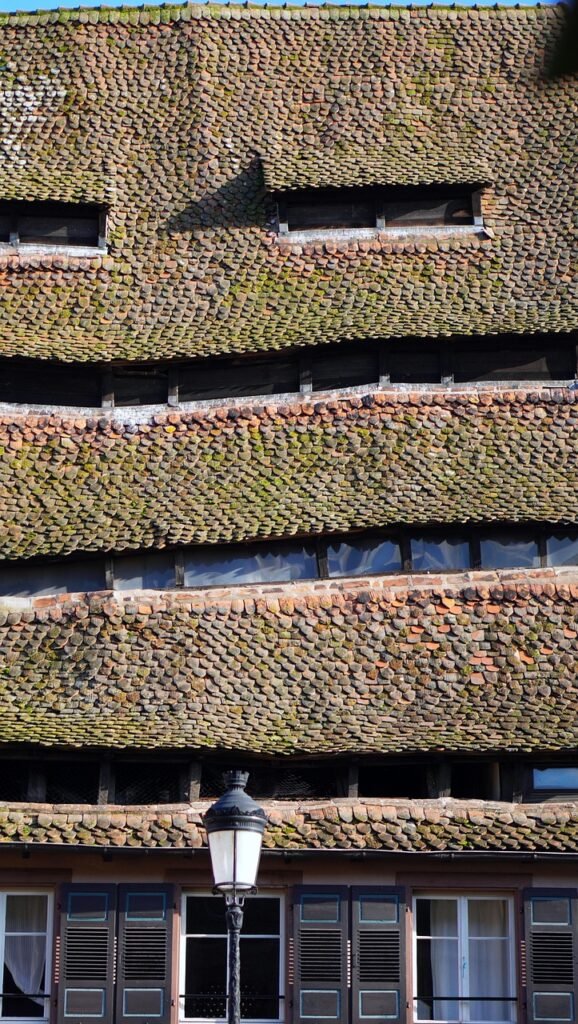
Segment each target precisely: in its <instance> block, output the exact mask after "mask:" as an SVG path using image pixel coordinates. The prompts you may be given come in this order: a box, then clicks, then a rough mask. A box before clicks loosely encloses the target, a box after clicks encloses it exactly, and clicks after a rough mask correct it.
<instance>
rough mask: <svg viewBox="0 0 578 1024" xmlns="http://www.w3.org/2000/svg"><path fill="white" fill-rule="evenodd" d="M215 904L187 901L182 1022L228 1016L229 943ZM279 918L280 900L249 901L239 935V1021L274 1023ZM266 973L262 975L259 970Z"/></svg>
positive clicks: (204, 899) (205, 900)
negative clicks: (272, 1021)
mask: <svg viewBox="0 0 578 1024" xmlns="http://www.w3.org/2000/svg"><path fill="white" fill-rule="evenodd" d="M219 910H220V907H219V902H218V900H216V899H215V898H214V897H210V896H187V897H186V911H185V922H186V923H185V928H186V931H185V992H184V993H183V996H184V1005H185V1018H189V1017H196V1018H199V1017H200V1018H210V1019H212V1020H214V1019H215V1018H216V1019H219V1018H222V1017H225V1015H226V1006H227V998H226V990H227V985H226V980H227V937H226V930H225V921H224V916H223V913H222V911H221V912H220V913H219ZM280 930H281V914H280V901H279V898H278V897H266V896H265V897H263V896H257V897H255V898H253V899H252V900H249V901H247V904H246V909H245V916H244V919H243V931H242V933H241V955H240V961H241V1019H242V1020H244V1019H247V1018H248V1019H251V1020H278V1019H279V1018H280V1016H281V1013H280V1003H279V992H280V988H279V985H280V953H281V944H280ZM264 964H266V965H267V970H266V971H264V970H263V965H264Z"/></svg>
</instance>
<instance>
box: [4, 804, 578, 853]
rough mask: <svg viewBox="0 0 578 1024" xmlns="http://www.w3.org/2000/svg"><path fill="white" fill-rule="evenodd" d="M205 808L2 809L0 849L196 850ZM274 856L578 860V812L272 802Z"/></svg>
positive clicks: (269, 846)
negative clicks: (552, 856)
mask: <svg viewBox="0 0 578 1024" xmlns="http://www.w3.org/2000/svg"><path fill="white" fill-rule="evenodd" d="M207 806H208V804H207V803H203V804H201V803H199V804H193V805H192V806H189V805H186V806H185V805H182V806H180V807H163V808H157V807H154V808H150V807H146V808H145V807H142V808H141V807H133V808H128V809H126V808H122V809H121V808H119V807H112V806H111V807H85V806H76V807H55V806H51V805H44V804H31V805H22V804H21V805H15V806H10V807H6V808H0V846H1V845H2V844H8V843H14V844H27V845H32V846H53V845H62V846H87V847H90V846H93V847H107V846H110V847H112V848H115V849H122V848H123V847H124V848H126V849H136V850H138V849H147V850H151V849H157V850H159V851H163V850H165V851H166V850H168V849H177V850H178V849H184V848H187V847H189V848H193V849H199V848H200V847H202V846H204V845H205V844H206V839H205V833H204V829H203V828H202V825H201V815H202V813H203V812H204V811H205V810H206V809H207ZM264 807H265V809H266V811H267V814H268V818H269V825H268V828H267V830H266V832H265V836H264V840H263V844H264V850H265V852H267V851H269V850H278V851H283V850H285V851H287V852H289V851H291V850H295V851H298V850H301V851H305V850H314V851H317V850H333V851H336V852H339V851H342V852H346V851H347V850H351V851H355V850H372V851H376V852H377V851H381V852H383V853H388V852H389V853H402V852H403V853H426V854H427V853H443V852H444V851H448V852H449V851H453V852H455V853H470V854H472V855H474V854H476V853H495V854H496V853H506V854H507V853H517V852H519V853H527V852H534V853H538V854H540V853H578V808H577V807H576V804H575V803H566V804H564V803H562V804H550V803H548V804H506V803H490V802H486V801H482V800H469V801H465V800H427V801H417V800H412V801H402V800H372V801H371V802H367V801H363V800H359V801H350V800H339V801H335V802H334V801H328V802H322V801H319V802H316V803H301V804H293V803H287V804H286V803H282V804H281V803H278V804H272V803H267V802H265V804H264Z"/></svg>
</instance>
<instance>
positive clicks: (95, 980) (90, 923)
mask: <svg viewBox="0 0 578 1024" xmlns="http://www.w3.org/2000/svg"><path fill="white" fill-rule="evenodd" d="M115 897H116V887H115V886H114V885H89V884H86V885H63V886H62V887H61V890H60V967H59V979H58V1013H57V1019H58V1024H84V1022H85V1021H90V1024H96V1022H97V1021H101V1022H107V1024H112V1021H113V1016H114V1013H113V1003H114V1000H113V984H114V935H115V925H116V900H115Z"/></svg>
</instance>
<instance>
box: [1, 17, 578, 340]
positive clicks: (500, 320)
mask: <svg viewBox="0 0 578 1024" xmlns="http://www.w3.org/2000/svg"><path fill="white" fill-rule="evenodd" d="M563 25H564V13H563V10H562V9H561V8H558V7H556V8H548V7H534V8H522V9H490V10H487V9H486V10H484V9H481V10H473V9H467V8H464V9H459V8H458V9H455V10H453V9H452V10H449V9H441V10H440V9H431V10H425V9H421V10H420V9H418V10H407V9H405V10H400V9H395V8H391V9H379V8H378V9H371V8H367V9H343V10H342V9H339V10H336V9H331V8H328V9H321V10H319V9H306V10H301V9H295V10H276V9H272V10H261V9H248V10H245V9H241V8H234V7H232V8H222V9H220V8H215V7H208V8H204V7H195V6H189V7H187V6H186V5H185V6H183V7H178V8H166V9H163V8H159V9H153V10H148V9H146V10H142V11H141V10H127V11H100V12H99V11H96V12H92V11H80V12H76V13H74V12H67V11H61V12H55V13H54V14H51V15H46V16H44V15H40V14H39V15H36V16H28V17H22V16H15V17H8V18H5V19H3V20H2V22H1V24H0V111H1V115H2V116H1V118H0V132H1V136H0V152H1V156H2V159H1V160H0V198H10V197H13V198H20V199H22V198H26V199H34V198H36V199H47V198H51V199H63V200H64V199H74V200H81V199H83V200H86V201H98V202H101V203H104V204H106V205H108V207H109V248H110V251H109V254H108V255H105V256H95V257H94V258H76V257H68V256H66V255H54V254H52V255H44V256H42V255H27V256H22V255H5V254H0V287H1V288H2V304H1V306H0V352H1V353H4V354H21V355H22V354H27V355H36V356H42V357H46V358H48V357H55V358H56V357H58V358H62V359H67V360H89V359H100V358H102V359H115V358H127V359H131V358H134V359H136V358H153V357H154V358H164V357H170V356H177V355H180V356H183V355H192V354H209V353H219V352H221V353H223V352H240V351H256V350H267V349H268V350H270V349H279V348H282V347H284V346H287V345H302V346H304V345H311V344H316V343H321V342H327V341H332V340H340V339H344V338H358V337H361V338H364V337H376V336H381V335H384V336H388V335H395V336H403V335H407V334H420V335H436V334H448V333H485V332H493V333H497V332H500V331H501V332H504V331H512V332H518V333H520V332H536V331H548V330H551V331H562V330H569V329H572V328H575V327H576V324H577V311H576V280H575V270H574V268H573V246H574V245H575V234H574V225H573V206H574V200H575V183H574V172H575V167H576V162H577V152H576V132H575V118H574V110H575V103H576V89H577V82H576V79H572V78H569V77H562V78H559V79H557V80H555V81H545V80H543V78H542V76H541V69H542V67H543V63H544V56H545V51H546V50H548V48H550V47H551V43H552V39H553V37H554V36H555V35H556V34H557V33H558V31H560V30H562V29H563ZM264 176H265V177H264ZM265 181H266V182H267V184H268V187H269V188H270V189H271V188H277V187H294V186H296V185H299V184H303V183H307V184H311V185H313V186H317V185H326V184H332V183H333V184H340V185H350V184H354V183H363V182H368V181H372V182H375V181H377V182H390V183H416V182H418V183H419V182H444V181H467V182H468V183H479V184H481V185H483V186H484V195H483V215H484V221H485V225H486V228H487V232H477V233H476V232H472V233H471V235H468V236H459V237H441V236H440V235H439V234H438V235H431V236H425V237H421V236H420V237H417V238H411V239H405V240H403V239H399V238H397V237H396V238H392V237H391V236H390V235H387V234H386V235H384V236H383V237H380V238H379V239H378V238H376V239H373V240H371V239H370V240H366V241H360V242H356V241H348V242H347V241H346V242H343V243H340V242H334V241H331V242H329V243H327V244H325V245H324V244H319V245H312V246H307V247H305V248H302V247H291V246H290V245H287V244H279V242H278V240H277V239H276V236H275V231H274V229H273V226H272V225H273V220H274V205H273V203H272V201H271V196H270V193H267V194H266V190H265Z"/></svg>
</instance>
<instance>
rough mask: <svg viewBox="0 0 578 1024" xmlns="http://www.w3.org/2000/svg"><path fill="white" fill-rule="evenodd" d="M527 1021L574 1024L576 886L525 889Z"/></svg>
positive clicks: (532, 1023) (577, 995)
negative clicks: (573, 887) (574, 887)
mask: <svg viewBox="0 0 578 1024" xmlns="http://www.w3.org/2000/svg"><path fill="white" fill-rule="evenodd" d="M524 918H525V933H526V960H527V987H526V999H527V1006H528V1011H527V1019H528V1024H542V1022H545V1021H549V1022H551V1024H555V1022H564V1024H573V1022H575V1021H576V1020H577V998H578V889H526V890H525V892H524Z"/></svg>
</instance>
